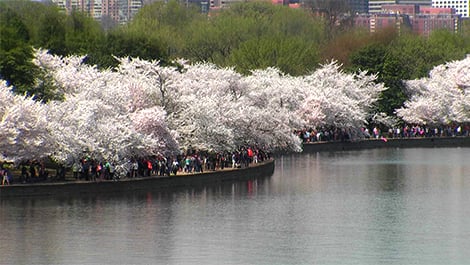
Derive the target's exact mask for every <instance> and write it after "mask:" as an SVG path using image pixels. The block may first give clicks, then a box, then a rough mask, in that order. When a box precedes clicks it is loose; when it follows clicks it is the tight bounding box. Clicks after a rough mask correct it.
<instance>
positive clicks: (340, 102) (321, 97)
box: [297, 62, 386, 130]
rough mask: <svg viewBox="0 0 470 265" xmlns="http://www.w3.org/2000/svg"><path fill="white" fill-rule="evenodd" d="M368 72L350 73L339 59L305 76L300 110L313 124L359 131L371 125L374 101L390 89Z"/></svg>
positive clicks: (300, 113) (310, 124) (305, 119)
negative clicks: (339, 62) (366, 125)
mask: <svg viewBox="0 0 470 265" xmlns="http://www.w3.org/2000/svg"><path fill="white" fill-rule="evenodd" d="M375 80H376V76H375V75H367V73H366V72H360V73H358V74H346V73H344V72H343V71H342V70H341V66H340V65H338V64H337V63H336V62H331V63H329V64H326V65H323V67H322V68H320V69H318V70H316V71H315V72H313V73H312V74H310V75H308V76H305V77H304V85H303V89H302V90H303V91H302V92H303V95H305V98H304V100H303V101H302V104H301V105H300V107H299V109H298V110H297V113H298V114H299V115H300V116H301V117H302V119H303V120H304V123H305V124H306V125H308V126H313V127H320V128H321V127H326V128H328V127H333V128H339V129H347V130H358V129H360V128H361V127H363V126H364V125H365V124H367V119H368V118H370V117H371V116H372V115H374V114H375V113H373V107H374V104H375V103H376V102H377V100H378V99H379V96H380V93H381V92H382V91H383V90H385V89H386V88H385V87H384V86H383V84H380V83H379V84H377V83H375Z"/></svg>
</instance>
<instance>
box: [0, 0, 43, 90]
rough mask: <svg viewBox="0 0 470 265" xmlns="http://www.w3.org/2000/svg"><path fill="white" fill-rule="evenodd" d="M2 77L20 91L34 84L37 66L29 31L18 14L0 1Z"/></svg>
mask: <svg viewBox="0 0 470 265" xmlns="http://www.w3.org/2000/svg"><path fill="white" fill-rule="evenodd" d="M0 36H1V38H0V78H1V79H3V80H6V81H7V82H8V84H9V85H11V86H13V87H14V90H15V91H16V92H18V93H24V92H25V91H27V90H28V89H29V88H30V87H31V86H32V85H33V84H34V78H35V77H34V74H35V72H36V70H37V69H36V68H35V66H34V64H33V63H32V61H31V60H32V58H33V50H32V47H31V46H30V45H29V44H28V41H29V32H28V29H27V27H26V25H24V23H23V22H22V21H21V18H20V17H19V16H18V14H17V13H16V12H15V11H14V10H12V9H11V8H9V7H8V6H6V5H5V4H3V3H0Z"/></svg>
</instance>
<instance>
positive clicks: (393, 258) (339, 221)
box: [0, 148, 470, 264]
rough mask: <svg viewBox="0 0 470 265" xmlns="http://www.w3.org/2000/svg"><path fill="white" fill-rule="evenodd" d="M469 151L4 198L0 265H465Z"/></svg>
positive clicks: (300, 159) (283, 161) (346, 158)
mask: <svg viewBox="0 0 470 265" xmlns="http://www.w3.org/2000/svg"><path fill="white" fill-rule="evenodd" d="M469 154H470V149H468V148H447V149H446V148H442V149H377V150H364V151H350V152H349V151H347V152H331V153H329V152H323V153H314V154H301V155H290V156H284V157H280V158H278V159H277V161H276V170H275V173H274V175H273V176H271V177H268V178H260V179H252V180H249V181H243V182H230V183H222V184H220V185H210V186H200V187H194V188H190V189H179V190H169V191H167V192H131V193H125V194H111V195H110V194H106V195H104V194H103V195H100V194H98V195H94V196H89V195H87V196H79V197H57V198H55V197H45V198H25V199H18V198H15V199H8V200H0V206H1V208H0V223H1V224H2V227H4V228H5V229H3V231H2V233H0V243H1V247H0V257H1V258H0V259H1V260H0V261H1V262H0V263H1V264H466V263H467V262H468V260H470V253H468V251H467V249H469V248H470V225H468V224H467V223H468V220H469V218H470V208H469V207H468V205H469V203H470V192H469V190H470V183H469V179H470V174H469V172H470V165H468V157H469Z"/></svg>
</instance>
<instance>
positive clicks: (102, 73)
mask: <svg viewBox="0 0 470 265" xmlns="http://www.w3.org/2000/svg"><path fill="white" fill-rule="evenodd" d="M117 59H118V60H119V61H120V65H119V66H118V67H117V68H115V69H107V70H98V69H97V68H96V67H93V66H89V65H86V64H84V63H83V58H82V57H78V56H70V57H58V56H52V55H50V54H48V53H47V51H43V50H38V51H36V59H35V63H36V64H37V65H38V66H39V67H40V68H41V69H43V70H44V71H45V72H46V73H47V75H48V76H49V77H50V78H52V80H53V83H54V85H55V86H56V87H57V88H58V93H60V96H61V98H63V100H62V101H58V100H56V101H51V102H48V103H47V104H41V103H37V102H34V101H32V100H31V99H29V98H24V97H18V96H14V95H13V94H11V92H9V89H8V88H6V87H5V86H4V87H3V88H2V95H1V97H2V98H1V100H2V102H3V103H5V104H2V105H3V106H2V107H3V109H1V110H2V115H3V116H2V117H3V123H2V124H1V125H2V126H3V127H2V128H4V130H2V133H3V134H4V137H5V139H8V141H4V142H3V143H2V144H3V146H2V150H9V152H5V153H4V156H6V157H17V158H18V159H27V158H34V157H35V156H36V157H41V156H51V157H52V158H53V159H55V160H57V161H59V162H61V163H64V164H71V163H72V162H73V161H74V160H76V159H78V158H80V157H81V156H83V155H84V154H86V155H90V156H92V157H94V158H97V159H103V160H108V161H113V162H115V163H117V164H123V163H125V162H126V161H127V159H129V158H131V157H145V156H150V155H154V154H158V153H162V154H165V155H171V154H176V153H178V152H180V151H181V149H185V148H189V147H191V148H197V149H203V150H214V151H223V150H234V149H236V148H238V147H239V146H244V145H258V146H261V147H263V148H265V149H267V150H270V151H272V150H283V151H300V150H301V141H300V138H299V137H298V136H297V135H295V134H294V133H293V132H294V130H295V129H298V128H301V127H306V126H313V127H328V126H331V127H336V128H346V129H351V128H360V127H361V126H363V125H364V123H365V122H366V119H367V117H368V115H371V113H370V112H371V110H372V107H373V105H374V103H375V102H376V101H377V99H378V95H379V93H380V92H381V91H382V90H383V89H385V88H384V87H383V85H381V84H375V83H374V81H375V77H374V76H368V75H366V74H365V73H359V74H354V75H353V74H346V73H344V72H342V71H341V67H340V65H338V64H336V63H334V62H332V63H330V64H326V65H324V66H322V67H321V68H320V69H318V70H317V71H315V72H313V73H311V74H310V75H307V76H301V77H293V76H289V75H286V74H283V73H281V72H280V71H279V70H278V69H275V68H267V69H264V70H256V71H253V72H252V73H251V75H248V76H242V75H240V74H239V73H237V72H236V71H234V69H232V68H220V67H217V66H215V65H213V64H209V63H196V64H189V63H187V62H185V61H183V60H180V61H178V62H177V63H178V65H179V66H178V67H169V66H168V67H163V66H161V65H160V63H159V62H158V61H146V60H141V59H138V58H117ZM6 102H13V103H12V104H11V108H15V109H14V110H15V111H10V110H9V109H8V108H7V107H6V106H9V105H8V104H6ZM17 109H18V110H17ZM10 112H11V114H10ZM17 123H19V124H21V125H22V126H23V127H21V126H17V125H15V124H17ZM25 145H28V147H27V148H28V149H22V148H24V146H25ZM33 149H34V151H33ZM21 150H25V151H21Z"/></svg>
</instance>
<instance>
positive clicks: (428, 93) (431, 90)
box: [396, 57, 470, 125]
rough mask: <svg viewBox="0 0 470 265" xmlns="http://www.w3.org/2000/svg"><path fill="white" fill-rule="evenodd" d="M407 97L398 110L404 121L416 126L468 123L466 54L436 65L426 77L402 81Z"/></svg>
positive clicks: (469, 75) (469, 91)
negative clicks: (452, 60) (460, 57)
mask: <svg viewBox="0 0 470 265" xmlns="http://www.w3.org/2000/svg"><path fill="white" fill-rule="evenodd" d="M406 86H407V89H408V93H410V95H411V97H410V100H408V101H407V102H405V104H404V107H403V108H400V109H398V110H397V111H396V112H397V115H398V116H399V117H401V118H402V119H403V120H404V121H406V122H408V123H411V124H419V125H448V124H450V123H468V122H470V57H467V58H465V59H464V60H461V61H454V62H449V63H446V64H443V65H439V66H436V67H435V68H434V69H432V70H431V71H430V74H429V77H427V78H421V79H419V80H410V81H407V82H406Z"/></svg>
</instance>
